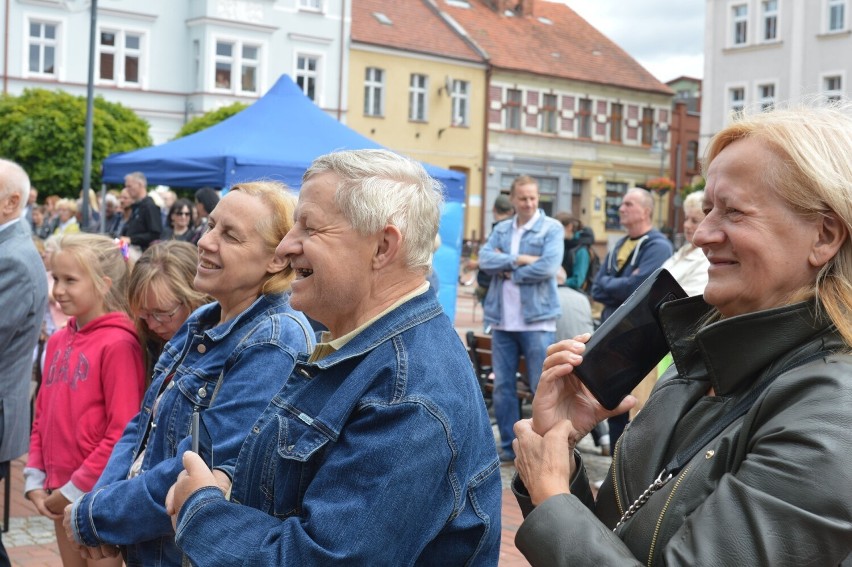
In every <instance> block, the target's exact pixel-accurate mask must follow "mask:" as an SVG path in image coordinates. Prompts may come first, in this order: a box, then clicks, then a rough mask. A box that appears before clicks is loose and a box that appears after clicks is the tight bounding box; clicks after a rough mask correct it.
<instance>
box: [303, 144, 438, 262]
mask: <svg viewBox="0 0 852 567" xmlns="http://www.w3.org/2000/svg"><path fill="white" fill-rule="evenodd" d="M324 173H331V174H334V175H335V176H336V177H337V178H338V183H337V190H336V192H335V195H334V201H335V203H336V204H337V206H338V208H339V209H340V211H341V213H342V214H343V216H344V218H346V220H347V221H349V224H351V225H352V227H353V228H354V229H355V231H356V232H358V233H359V234H363V235H371V234H376V233H378V232H379V231H381V230H382V229H384V227H385V226H387V225H389V224H390V225H393V226H395V227H397V228H398V229H399V231H400V233H401V234H402V249H403V253H404V255H405V263H406V266H407V267H408V268H409V269H412V270H423V271H424V272H425V271H428V270H429V268H431V266H432V251H433V247H434V242H435V235H436V234H437V233H438V224H439V223H440V220H441V206H442V204H443V201H444V198H443V194H442V191H441V185H440V184H439V183H438V182H437V181H435V180H434V179H432V178H431V177H429V174H427V173H426V170H425V169H423V166H422V165H420V164H419V163H417V162H416V161H413V160H411V159H408V158H406V157H403V156H401V155H398V154H395V153H393V152H391V151H388V150H349V151H341V152H334V153H330V154H326V155H324V156H320V157H318V158H317V159H316V160H314V162H313V163H312V164H311V167H310V168H308V170H307V171H306V172H305V175H304V177H303V179H302V182H303V183H304V182H306V181H308V180H309V179H311V178H313V177H316V176H318V175H321V174H324Z"/></svg>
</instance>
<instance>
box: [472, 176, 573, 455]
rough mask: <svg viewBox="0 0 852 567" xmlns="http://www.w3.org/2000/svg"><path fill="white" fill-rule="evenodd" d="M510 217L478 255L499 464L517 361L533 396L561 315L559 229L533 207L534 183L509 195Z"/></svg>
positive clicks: (508, 442)
mask: <svg viewBox="0 0 852 567" xmlns="http://www.w3.org/2000/svg"><path fill="white" fill-rule="evenodd" d="M509 199H510V200H511V201H512V206H514V207H515V216H514V217H512V218H511V219H508V220H505V221H503V222H501V223H500V224H498V225H497V226H495V227H494V230H493V231H492V233H491V236H489V237H488V241H487V242H486V243H485V246H483V247H482V250H480V251H479V268H480V269H481V270H483V271H485V272H486V273H489V274H491V278H492V280H491V285H490V286H489V287H488V295H486V296H485V308H484V311H485V323H486V324H487V325H491V329H492V333H491V334H492V343H491V347H492V360H493V362H494V394H493V398H494V416H495V417H496V418H497V428H498V430H499V431H500V460H501V461H503V462H511V461H513V460H514V459H515V454H514V452H513V451H512V440H513V439H514V438H515V433H514V432H513V431H512V427H513V426H514V425H515V422H516V421H518V420H519V419H521V415H520V408H519V407H518V399H517V397H516V382H517V381H516V379H515V375H516V373H517V370H518V362H519V360H520V356H521V355H523V356H524V358H526V363H527V374H528V376H529V381H530V389H531V390H532V391H533V393H535V390H536V386H537V385H538V379H539V377H540V376H541V368H542V365H543V364H544V357H545V353H546V352H547V347H548V346H550V345H551V344H552V343H553V342H554V340H555V332H556V319H557V318H558V317H559V316H560V315H561V314H562V309H561V307H560V305H559V296H558V295H557V291H556V287H557V286H556V274H557V272H558V271H559V268H560V267H561V266H562V255H563V252H564V243H563V235H564V231H563V229H562V224H561V223H559V221H557V220H556V219H552V218H550V217H548V216H547V215H545V213H544V211H543V210H541V209H539V208H538V183H537V182H536V180H535V179H533V178H532V177H529V176H526V175H522V176H520V177H518V178H516V179H515V180H514V181H513V182H512V189H511V192H510V193H509Z"/></svg>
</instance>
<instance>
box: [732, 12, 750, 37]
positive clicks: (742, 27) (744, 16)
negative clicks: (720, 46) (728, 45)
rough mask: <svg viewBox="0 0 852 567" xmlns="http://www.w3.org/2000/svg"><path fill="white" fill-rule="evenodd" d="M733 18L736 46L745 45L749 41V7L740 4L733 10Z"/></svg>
mask: <svg viewBox="0 0 852 567" xmlns="http://www.w3.org/2000/svg"><path fill="white" fill-rule="evenodd" d="M731 11H732V16H733V23H734V27H733V34H734V35H733V41H734V45H744V44H745V42H746V41H747V40H748V5H747V4H739V5H737V6H733V7H732V8H731Z"/></svg>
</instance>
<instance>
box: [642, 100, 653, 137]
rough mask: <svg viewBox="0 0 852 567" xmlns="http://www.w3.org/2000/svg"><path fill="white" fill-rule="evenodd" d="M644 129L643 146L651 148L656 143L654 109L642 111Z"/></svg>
mask: <svg viewBox="0 0 852 567" xmlns="http://www.w3.org/2000/svg"><path fill="white" fill-rule="evenodd" d="M640 126H641V128H642V144H643V145H645V146H650V145H651V144H653V143H654V109H653V108H650V107H648V108H643V109H642V123H641V124H640Z"/></svg>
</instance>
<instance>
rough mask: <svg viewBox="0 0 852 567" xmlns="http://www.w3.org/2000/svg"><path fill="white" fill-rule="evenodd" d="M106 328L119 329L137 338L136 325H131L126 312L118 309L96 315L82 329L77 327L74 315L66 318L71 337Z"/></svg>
mask: <svg viewBox="0 0 852 567" xmlns="http://www.w3.org/2000/svg"><path fill="white" fill-rule="evenodd" d="M106 328H110V329H111V330H112V332H113V333H114V332H116V331H118V330H121V331H124V332H126V333H128V334H130V335H132V336H133V338H134V339H136V338H137V334H136V327H135V326H134V325H133V321H131V320H130V317H128V316H127V314H126V313H122V312H119V311H113V312H110V313H107V314H105V315H101V316H100V317H96V318H95V319H92V320H91V321H89V324H88V325H86V326H85V327H83V328H82V329H78V328H77V318H76V317H71V318H70V319H69V320H68V333H69V334H70V335H71V336H72V337H76V338H79V339H82V338H85V337H88V336H91V335H92V334H93V333H94V332H96V331H100V330H101V329H106Z"/></svg>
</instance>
